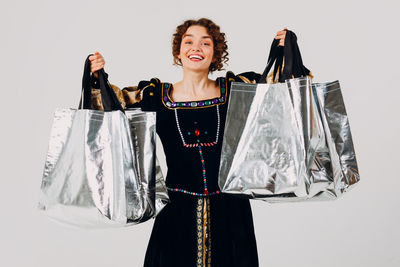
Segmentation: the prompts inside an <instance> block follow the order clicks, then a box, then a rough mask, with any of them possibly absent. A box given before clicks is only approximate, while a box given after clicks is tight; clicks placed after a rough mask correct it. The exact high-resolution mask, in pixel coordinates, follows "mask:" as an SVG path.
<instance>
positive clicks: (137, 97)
mask: <svg viewBox="0 0 400 267" xmlns="http://www.w3.org/2000/svg"><path fill="white" fill-rule="evenodd" d="M91 79H92V99H91V100H92V101H91V104H92V105H91V108H92V109H95V110H104V109H103V104H102V101H101V94H100V89H99V86H98V82H97V80H96V79H95V78H94V77H92V78H91ZM110 85H111V88H112V89H113V90H114V92H115V94H116V95H117V98H118V100H119V101H120V103H121V105H122V107H123V108H124V109H127V108H141V109H142V110H143V111H156V109H157V103H156V99H158V98H157V97H156V95H157V92H158V91H159V90H157V89H158V87H160V81H159V80H158V79H157V78H153V79H151V80H150V81H141V82H140V83H139V84H138V85H137V86H127V87H124V88H122V90H121V89H120V88H119V87H118V86H116V85H114V84H111V83H110Z"/></svg>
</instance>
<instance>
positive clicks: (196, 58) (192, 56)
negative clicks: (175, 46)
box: [189, 54, 204, 61]
mask: <svg viewBox="0 0 400 267" xmlns="http://www.w3.org/2000/svg"><path fill="white" fill-rule="evenodd" d="M189 59H190V60H191V61H201V60H203V59H204V57H202V56H200V55H197V54H193V55H190V56H189Z"/></svg>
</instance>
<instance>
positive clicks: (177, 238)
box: [90, 18, 286, 267]
mask: <svg viewBox="0 0 400 267" xmlns="http://www.w3.org/2000/svg"><path fill="white" fill-rule="evenodd" d="M285 33H286V32H285V30H283V31H279V32H278V33H277V35H276V37H275V39H280V45H282V46H283V44H284V38H285ZM172 54H173V57H174V62H175V64H178V65H181V66H182V69H183V79H182V80H181V81H179V82H177V83H175V84H171V83H167V82H161V81H159V80H158V79H157V78H153V79H151V80H150V81H141V82H140V83H139V85H138V86H137V87H126V88H124V89H123V90H119V88H117V87H116V86H114V85H113V86H112V87H113V89H114V90H115V91H116V93H117V95H118V97H119V98H120V100H121V102H122V103H123V106H124V107H125V108H129V107H141V108H142V110H145V111H156V112H157V124H156V131H157V134H158V135H159V137H160V139H161V142H162V144H163V147H164V151H165V154H166V161H167V166H168V174H167V177H166V185H167V187H168V191H169V196H170V201H171V202H170V203H169V204H167V206H166V207H165V208H164V209H163V210H162V211H161V212H160V213H159V215H158V216H157V217H156V219H155V222H154V226H153V230H152V233H151V237H150V241H149V244H148V247H147V252H146V257H145V262H144V266H146V267H147V266H148V267H169V266H171V267H172V266H173V267H181V266H182V267H192V266H198V267H200V266H201V267H203V266H213V267H227V266H229V267H239V266H240V267H255V266H258V256H257V246H256V239H255V235H254V228H253V219H252V213H251V208H250V203H249V200H245V199H240V198H237V197H235V196H231V195H227V194H223V193H221V192H220V191H219V190H220V189H219V188H218V170H219V161H220V154H221V144H222V137H223V134H224V133H223V131H224V125H225V117H226V112H227V103H228V98H229V88H230V83H231V82H232V81H236V82H256V81H258V79H259V78H260V75H259V74H257V73H254V72H246V73H242V74H240V75H234V74H233V73H232V72H227V73H226V75H225V77H219V78H217V79H216V80H215V81H214V80H211V79H209V77H208V75H209V73H212V72H213V71H215V70H221V69H222V67H223V64H224V62H226V61H227V60H228V58H227V56H228V52H227V44H226V40H225V34H224V33H222V32H220V28H219V26H217V25H216V24H215V23H214V22H212V21H211V20H208V19H205V18H202V19H199V20H187V21H185V22H184V23H183V24H182V25H179V26H178V27H177V29H176V33H175V34H174V36H173V43H172ZM90 60H91V71H92V73H93V85H94V86H95V85H96V77H97V73H96V71H98V70H100V69H102V68H103V67H104V64H105V61H104V58H103V57H102V56H101V55H100V53H98V52H96V53H95V54H94V55H93V56H91V57H90ZM94 91H96V90H94ZM92 104H93V108H94V109H102V107H101V99H100V98H99V94H94V98H93V101H92Z"/></svg>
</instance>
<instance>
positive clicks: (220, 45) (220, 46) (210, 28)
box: [172, 18, 229, 73]
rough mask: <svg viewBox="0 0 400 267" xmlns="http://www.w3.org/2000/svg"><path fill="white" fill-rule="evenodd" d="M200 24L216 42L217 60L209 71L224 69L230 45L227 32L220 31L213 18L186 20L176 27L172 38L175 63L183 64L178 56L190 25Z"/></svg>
mask: <svg viewBox="0 0 400 267" xmlns="http://www.w3.org/2000/svg"><path fill="white" fill-rule="evenodd" d="M194 25H199V26H203V27H205V28H206V29H207V32H208V34H209V35H211V37H212V40H213V43H214V58H215V61H214V62H212V63H211V65H210V69H209V72H211V73H212V72H213V71H216V70H223V68H222V67H223V66H224V63H226V62H227V61H228V60H229V59H228V55H229V53H228V45H227V43H226V39H225V33H223V32H221V31H220V28H219V26H218V25H217V24H215V23H214V22H213V21H212V20H209V19H206V18H201V19H198V20H192V19H191V20H186V21H185V22H183V23H182V24H181V25H179V26H178V27H176V32H175V33H174V35H173V40H172V55H173V56H174V65H180V66H182V62H181V60H180V59H179V58H178V55H179V52H180V48H181V42H182V37H183V35H184V34H185V33H186V31H187V29H188V28H189V27H190V26H194Z"/></svg>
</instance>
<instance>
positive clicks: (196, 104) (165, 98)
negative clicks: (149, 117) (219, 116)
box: [161, 78, 227, 109]
mask: <svg viewBox="0 0 400 267" xmlns="http://www.w3.org/2000/svg"><path fill="white" fill-rule="evenodd" d="M171 86H172V84H170V83H164V84H163V88H162V93H161V98H162V102H163V104H164V105H165V106H166V107H167V108H170V109H176V108H203V107H209V106H214V105H218V104H222V103H225V100H226V94H227V90H226V87H227V82H226V79H225V78H221V81H220V91H221V96H220V97H216V98H213V99H209V100H200V101H189V102H175V101H172V99H171V97H170V96H169V91H170V89H171Z"/></svg>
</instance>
